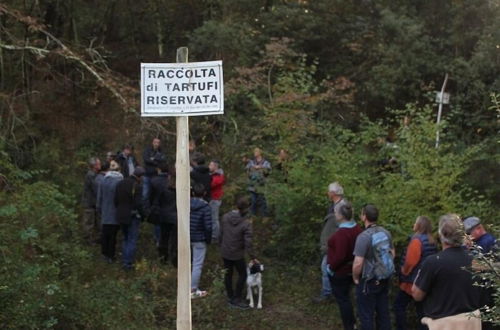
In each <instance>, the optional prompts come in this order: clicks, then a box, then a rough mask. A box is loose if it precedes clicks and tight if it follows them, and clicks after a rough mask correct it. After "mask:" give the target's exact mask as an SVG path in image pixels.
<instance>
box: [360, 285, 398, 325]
mask: <svg viewBox="0 0 500 330" xmlns="http://www.w3.org/2000/svg"><path fill="white" fill-rule="evenodd" d="M356 303H357V306H358V316H359V320H360V322H361V330H374V329H377V330H390V329H391V316H390V314H389V313H390V312H389V281H388V280H381V281H375V280H370V281H368V282H367V281H365V280H363V279H361V280H360V281H359V284H358V285H356Z"/></svg>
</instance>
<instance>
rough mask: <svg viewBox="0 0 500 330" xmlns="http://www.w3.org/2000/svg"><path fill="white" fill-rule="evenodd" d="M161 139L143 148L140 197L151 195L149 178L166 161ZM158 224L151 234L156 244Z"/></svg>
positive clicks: (158, 239) (153, 175) (157, 241)
mask: <svg viewBox="0 0 500 330" xmlns="http://www.w3.org/2000/svg"><path fill="white" fill-rule="evenodd" d="M160 145H161V141H160V139H159V138H157V137H155V138H154V139H153V141H152V143H151V145H150V146H148V147H146V148H145V149H144V152H143V153H142V158H143V160H144V166H145V169H146V174H145V175H144V177H143V178H142V198H143V199H144V200H145V201H147V200H148V199H149V196H150V195H151V180H152V179H153V177H155V176H156V174H157V173H158V172H157V170H158V166H159V165H160V163H166V162H167V157H166V156H165V154H164V153H163V152H162V150H161V146H160ZM160 231H161V228H160V225H159V224H158V225H155V226H154V229H153V236H154V239H155V241H156V245H157V246H158V245H159V242H160Z"/></svg>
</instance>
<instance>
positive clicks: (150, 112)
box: [141, 47, 224, 330]
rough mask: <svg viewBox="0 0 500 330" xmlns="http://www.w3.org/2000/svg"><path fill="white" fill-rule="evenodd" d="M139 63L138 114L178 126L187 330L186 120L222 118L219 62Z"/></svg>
mask: <svg viewBox="0 0 500 330" xmlns="http://www.w3.org/2000/svg"><path fill="white" fill-rule="evenodd" d="M176 62H177V63H142V64H141V116H144V117H165V116H175V117H176V124H177V159H176V163H175V169H176V190H177V238H178V243H177V244H178V245H177V247H178V250H177V253H178V268H177V329H181V330H191V328H192V325H191V242H190V237H189V236H190V234H189V224H190V217H189V209H190V170H189V168H190V164H189V116H202V115H214V114H224V83H223V77H222V61H212V62H198V63H188V49H187V48H186V47H181V48H178V49H177V57H176Z"/></svg>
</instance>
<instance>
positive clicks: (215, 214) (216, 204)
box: [208, 199, 222, 242]
mask: <svg viewBox="0 0 500 330" xmlns="http://www.w3.org/2000/svg"><path fill="white" fill-rule="evenodd" d="M221 204H222V201H221V200H217V199H212V200H210V202H209V203H208V205H209V206H210V210H211V211H212V242H218V241H219V234H220V222H219V210H220V206H221Z"/></svg>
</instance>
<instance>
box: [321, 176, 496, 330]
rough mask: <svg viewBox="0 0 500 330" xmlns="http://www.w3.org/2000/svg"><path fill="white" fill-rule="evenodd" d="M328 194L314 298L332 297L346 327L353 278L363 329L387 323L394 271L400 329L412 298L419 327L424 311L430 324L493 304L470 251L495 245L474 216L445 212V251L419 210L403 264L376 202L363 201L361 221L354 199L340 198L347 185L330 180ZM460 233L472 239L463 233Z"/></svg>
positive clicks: (351, 320)
mask: <svg viewBox="0 0 500 330" xmlns="http://www.w3.org/2000/svg"><path fill="white" fill-rule="evenodd" d="M328 196H329V198H330V200H331V202H332V203H331V206H330V207H329V209H328V212H327V216H326V217H325V219H324V225H323V230H322V232H321V236H320V248H321V252H322V256H323V258H322V264H321V270H322V292H321V295H320V296H319V297H316V298H315V299H314V301H315V302H324V301H329V300H330V299H331V298H335V300H336V301H337V303H338V306H339V310H340V314H341V318H342V322H343V326H344V329H355V328H356V317H355V315H354V309H353V304H352V302H351V298H350V294H351V289H352V287H353V286H355V297H356V307H357V313H358V318H359V323H360V326H361V329H363V330H364V329H375V328H377V329H390V328H391V317H390V308H389V288H390V283H391V282H390V281H391V278H392V276H393V274H395V273H396V274H398V277H399V292H398V294H397V296H396V299H395V301H394V304H393V311H394V315H395V318H396V326H397V329H408V322H407V315H406V310H407V308H408V306H409V304H410V303H412V302H414V303H415V307H416V311H417V313H416V314H417V318H418V325H417V327H418V328H419V329H425V328H427V326H426V325H424V324H421V321H422V319H423V318H424V317H427V318H428V321H426V322H427V324H432V320H435V319H443V318H446V317H453V318H455V319H457V318H458V322H462V321H463V322H474V321H476V322H479V321H478V319H475V320H474V319H472V320H471V319H470V318H469V317H468V314H467V313H470V312H474V311H476V310H478V309H479V308H481V307H483V306H485V305H489V306H491V304H492V296H491V292H489V291H488V290H485V289H484V288H481V287H480V286H477V285H474V282H475V281H476V280H475V279H474V274H473V272H472V268H471V267H472V263H473V259H474V254H477V253H482V254H487V253H490V252H492V251H496V252H497V250H496V249H498V245H497V241H496V239H495V238H494V237H493V235H491V234H490V233H488V232H487V231H486V230H485V228H484V226H483V225H482V224H481V221H480V219H479V218H477V217H467V218H465V219H464V220H463V221H462V219H460V218H459V217H458V216H457V215H456V214H446V215H443V216H442V217H441V218H440V219H439V228H438V234H439V240H440V241H441V245H442V251H441V252H438V245H437V241H436V240H435V239H434V237H433V232H432V221H431V220H430V219H429V218H427V217H425V216H419V217H417V219H416V221H415V223H414V225H413V231H414V233H413V235H412V236H411V237H410V241H409V244H408V246H407V248H406V249H405V251H404V252H403V253H402V255H401V257H400V259H401V265H400V266H399V267H396V266H395V264H394V258H395V256H396V251H395V248H394V245H393V242H392V237H391V234H390V233H389V231H387V230H386V229H385V228H383V227H382V226H381V225H380V224H379V212H378V209H377V207H376V206H375V205H372V204H366V205H364V206H363V207H362V209H361V212H360V218H361V221H362V223H363V226H364V228H361V227H360V226H359V225H358V224H357V223H356V222H355V221H354V220H353V216H354V214H353V208H352V205H351V203H349V202H348V201H347V200H346V199H345V198H344V189H343V188H342V186H341V185H340V184H339V183H338V182H334V183H331V184H330V185H329V186H328ZM465 234H467V235H469V236H468V237H470V240H464V236H466V235H465ZM473 246H475V248H473ZM455 319H454V320H455ZM443 320H446V321H445V322H451V321H450V320H449V319H443ZM457 324H458V323H457ZM479 324H480V322H479ZM485 325H486V326H488V325H487V324H485ZM483 328H485V327H483ZM468 329H471V328H468Z"/></svg>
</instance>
